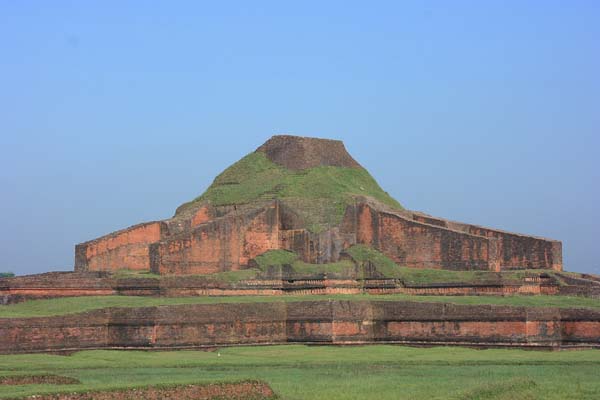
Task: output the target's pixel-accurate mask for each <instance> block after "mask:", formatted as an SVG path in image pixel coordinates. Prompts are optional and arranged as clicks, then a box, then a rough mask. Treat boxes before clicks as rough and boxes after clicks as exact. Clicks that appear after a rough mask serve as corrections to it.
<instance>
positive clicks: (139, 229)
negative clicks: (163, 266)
mask: <svg viewBox="0 0 600 400" xmlns="http://www.w3.org/2000/svg"><path fill="white" fill-rule="evenodd" d="M164 229H165V227H164V224H163V223H161V222H149V223H145V224H140V225H136V226H132V227H131V228H127V229H124V230H122V231H118V232H115V233H111V234H110V235H107V236H103V237H101V238H98V239H95V240H92V241H90V242H86V243H82V244H78V245H77V246H76V247H75V270H76V271H114V270H118V269H132V270H149V269H150V258H149V245H150V244H152V243H156V242H157V241H159V240H160V239H161V231H162V230H164Z"/></svg>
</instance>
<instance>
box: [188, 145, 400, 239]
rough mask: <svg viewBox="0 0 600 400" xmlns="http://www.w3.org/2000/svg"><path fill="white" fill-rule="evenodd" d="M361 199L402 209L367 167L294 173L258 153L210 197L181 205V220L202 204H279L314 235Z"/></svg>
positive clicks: (222, 178)
mask: <svg viewBox="0 0 600 400" xmlns="http://www.w3.org/2000/svg"><path fill="white" fill-rule="evenodd" d="M356 196H369V197H372V198H374V199H376V200H378V201H380V202H382V203H384V204H386V205H388V206H390V207H392V208H395V209H402V206H401V205H400V203H398V202H397V201H396V200H394V199H393V198H392V197H391V196H390V195H389V194H388V193H386V192H385V191H383V189H381V187H380V186H379V185H378V184H377V182H376V181H375V179H373V177H372V176H371V175H370V174H369V173H368V172H367V170H365V169H364V168H358V167H357V168H344V167H331V166H322V167H316V168H310V169H307V170H302V171H292V170H288V169H286V168H284V167H281V166H279V165H277V164H275V163H273V162H271V161H270V160H269V159H268V158H267V157H266V155H265V154H264V153H262V152H255V153H250V154H248V155H247V156H245V157H244V158H242V159H241V160H239V161H238V162H236V163H235V164H233V165H232V166H230V167H229V168H227V169H226V170H225V171H223V172H222V173H221V174H220V175H218V176H217V177H216V178H215V180H214V181H213V183H212V184H211V185H210V187H209V188H208V189H207V190H206V192H204V193H203V194H202V195H201V196H199V197H197V198H196V199H194V200H192V201H191V202H189V203H185V204H183V205H182V206H180V207H179V208H178V209H177V211H176V215H178V214H181V213H183V212H185V211H186V210H188V209H191V208H193V207H195V206H196V205H197V204H199V203H203V202H210V203H211V204H213V205H215V206H222V205H242V204H250V203H260V202H262V201H267V200H272V199H280V200H281V201H282V202H283V203H284V204H287V205H289V206H290V207H291V208H292V209H293V210H294V211H296V212H297V213H298V214H299V216H300V217H301V218H303V219H304V221H305V223H306V225H307V226H308V228H309V229H310V230H311V231H313V232H319V231H321V230H323V229H326V228H327V227H329V226H335V225H338V224H339V223H340V222H341V219H342V217H343V214H344V211H345V209H346V207H347V206H348V205H349V204H352V203H353V202H354V198H355V197H356Z"/></svg>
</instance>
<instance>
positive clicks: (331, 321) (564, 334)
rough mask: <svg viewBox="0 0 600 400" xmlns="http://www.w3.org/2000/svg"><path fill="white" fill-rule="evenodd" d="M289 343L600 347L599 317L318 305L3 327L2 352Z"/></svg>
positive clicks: (89, 317)
mask: <svg viewBox="0 0 600 400" xmlns="http://www.w3.org/2000/svg"><path fill="white" fill-rule="evenodd" d="M283 343H324V344H359V343H406V344H425V345H431V344H444V345H446V344H453V345H467V346H509V347H532V348H569V347H600V310H591V309H559V308H527V307H506V306H491V305H477V306H473V305H453V304H442V303H420V302H402V301H359V302H351V301H319V302H316V301H312V302H290V303H285V302H277V303H251V304H210V305H178V306H162V307H147V308H107V309H102V310H95V311H90V312H87V313H81V314H73V315H66V316H56V317H44V318H9V319H0V353H21V352H46V351H59V350H81V349H102V348H120V349H122V348H138V349H145V348H147V349H162V348H192V347H214V346H226V345H240V344H283Z"/></svg>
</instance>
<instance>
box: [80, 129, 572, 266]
mask: <svg viewBox="0 0 600 400" xmlns="http://www.w3.org/2000/svg"><path fill="white" fill-rule="evenodd" d="M257 152H263V153H264V154H265V155H266V156H267V158H269V159H270V160H271V161H273V162H274V163H276V164H279V165H281V166H283V167H285V168H288V169H292V170H304V169H307V168H313V167H318V166H337V167H346V168H354V167H359V164H358V163H357V162H356V161H355V160H354V159H353V158H352V157H351V156H350V155H349V154H348V153H347V152H346V150H345V148H344V144H343V143H342V142H340V141H336V140H323V139H314V138H303V137H296V136H285V135H283V136H275V137H273V138H271V139H270V140H269V141H267V142H266V143H265V144H264V145H263V146H261V147H259V148H258V149H257ZM180 211H181V212H178V213H176V215H175V216H174V217H173V218H171V219H168V220H165V221H161V222H150V223H146V224H140V225H136V226H133V227H131V228H128V229H124V230H122V231H118V232H115V233H112V234H110V235H107V236H104V237H101V238H98V239H96V240H92V241H89V242H86V243H82V244H80V245H77V246H76V249H75V269H76V270H77V271H114V270H118V269H134V270H153V271H155V272H158V273H162V274H165V273H171V274H207V273H213V272H220V271H229V270H237V269H241V268H247V267H248V262H249V261H250V260H251V259H252V258H253V257H256V256H257V255H259V254H261V253H263V252H265V251H267V250H270V249H288V250H292V251H294V252H296V253H298V254H299V256H300V257H301V258H302V259H303V260H304V261H306V262H310V263H328V262H335V261H338V260H339V258H340V255H341V252H342V251H343V250H344V249H346V248H348V247H349V246H352V245H353V244H356V243H364V244H369V245H371V246H373V247H375V248H377V249H379V250H381V251H382V252H383V253H385V254H386V255H388V256H389V257H391V258H393V259H394V260H395V261H396V262H397V263H399V264H400V265H405V266H408V267H414V268H442V269H454V270H492V271H500V270H505V269H518V268H521V269H523V268H529V269H531V268H538V269H549V268H552V269H555V270H561V269H562V245H561V243H560V242H557V241H553V240H547V239H543V238H537V237H533V236H527V235H520V234H516V233H510V232H504V231H500V230H497V229H491V228H484V227H480V226H476V225H470V224H463V223H459V222H453V221H447V220H444V219H441V218H437V217H433V216H430V215H426V214H423V213H419V212H412V211H406V210H399V209H393V210H391V209H389V208H388V207H387V206H385V205H383V204H380V203H378V202H377V201H376V200H374V199H372V198H367V197H360V196H356V204H355V205H351V206H348V208H347V210H346V213H345V216H344V219H343V221H342V223H341V224H340V225H339V226H331V227H330V228H329V229H327V230H325V231H324V232H319V233H314V232H310V231H309V229H308V227H307V225H306V223H305V221H303V219H302V218H301V217H300V216H299V215H298V213H296V212H295V211H294V210H293V209H292V208H291V206H289V205H288V206H284V205H283V204H282V203H281V202H280V201H278V200H274V201H272V202H271V203H263V202H261V201H257V202H256V203H251V204H244V205H241V204H239V205H233V204H231V205H221V206H214V205H211V204H210V203H209V202H208V201H207V202H205V203H202V204H196V203H193V204H191V205H186V206H185V207H184V208H183V209H180Z"/></svg>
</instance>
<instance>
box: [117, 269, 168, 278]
mask: <svg viewBox="0 0 600 400" xmlns="http://www.w3.org/2000/svg"><path fill="white" fill-rule="evenodd" d="M112 276H113V277H114V278H117V279H125V278H150V279H160V277H161V276H160V275H159V274H155V273H153V272H150V271H143V270H142V271H140V270H133V269H119V270H117V271H115V272H113V273H112Z"/></svg>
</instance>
